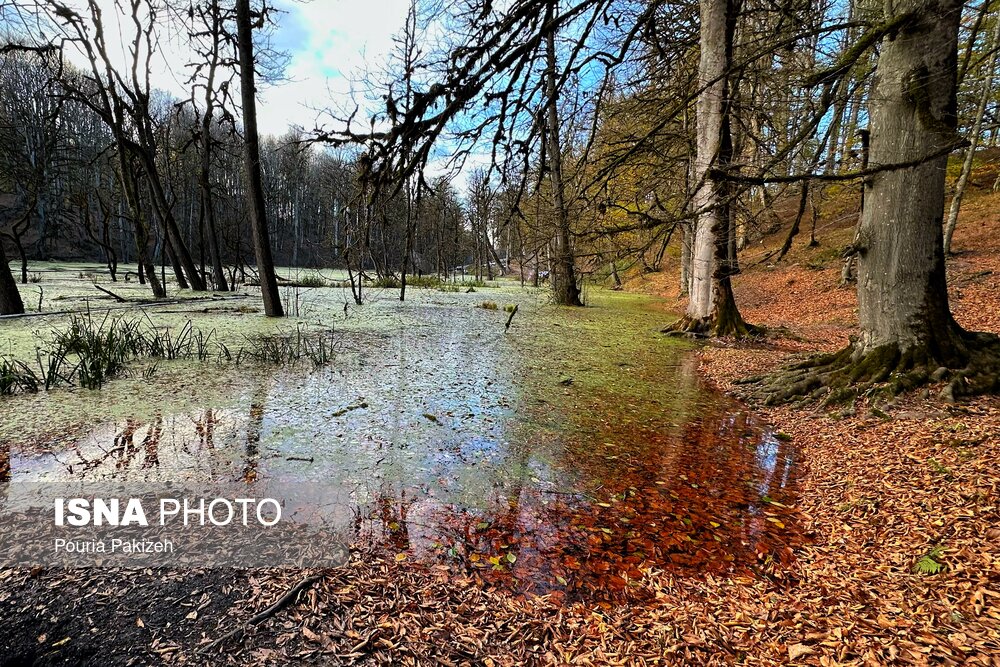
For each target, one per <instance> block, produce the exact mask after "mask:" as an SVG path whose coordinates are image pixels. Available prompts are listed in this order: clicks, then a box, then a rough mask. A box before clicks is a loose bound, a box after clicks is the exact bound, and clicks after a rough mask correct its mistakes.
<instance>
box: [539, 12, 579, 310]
mask: <svg viewBox="0 0 1000 667" xmlns="http://www.w3.org/2000/svg"><path fill="white" fill-rule="evenodd" d="M554 5H555V0H552V2H550V3H549V5H548V16H549V19H550V20H551V18H552V15H553V14H554V13H555V12H554V9H555V8H554ZM545 56H546V65H547V68H548V71H547V73H546V83H545V88H546V95H547V97H548V113H547V119H546V122H547V133H546V134H547V135H548V137H547V138H548V148H547V151H548V157H549V164H548V167H549V179H550V180H551V183H552V196H553V200H554V204H555V215H556V237H555V244H554V245H555V255H556V257H555V267H554V268H555V275H553V282H552V288H553V291H554V293H555V299H556V303H558V304H560V305H562V306H582V305H583V301H581V300H580V288H579V286H578V285H577V284H576V266H575V257H574V256H573V247H572V244H571V240H570V228H569V211H567V210H566V192H565V184H564V182H563V174H562V146H561V142H560V141H559V93H558V91H557V90H556V36H555V32H554V31H552V32H549V34H548V35H547V36H546V48H545Z"/></svg>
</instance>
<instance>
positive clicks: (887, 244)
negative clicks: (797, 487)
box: [856, 0, 962, 365]
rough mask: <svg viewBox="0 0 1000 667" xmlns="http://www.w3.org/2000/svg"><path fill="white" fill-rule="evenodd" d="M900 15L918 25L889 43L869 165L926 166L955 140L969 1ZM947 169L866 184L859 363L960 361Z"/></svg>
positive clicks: (929, 1)
mask: <svg viewBox="0 0 1000 667" xmlns="http://www.w3.org/2000/svg"><path fill="white" fill-rule="evenodd" d="M895 10H896V11H898V12H904V13H908V12H913V13H914V18H913V20H912V22H911V23H910V24H909V25H907V26H905V27H904V28H903V29H902V30H901V31H900V32H899V34H898V35H896V36H895V38H894V39H889V38H887V39H884V40H883V41H882V45H881V54H880V56H879V62H878V75H877V79H876V81H875V85H874V89H873V91H872V99H873V100H874V103H873V104H872V108H871V110H870V117H871V156H870V161H871V163H872V164H893V163H898V162H908V161H912V160H920V159H922V158H925V157H927V156H929V155H932V154H934V153H939V152H940V151H941V150H942V149H943V148H945V147H947V145H948V144H950V143H953V142H954V141H955V129H956V98H955V73H956V58H957V51H956V49H957V45H958V25H959V18H960V15H961V10H962V3H961V2H960V1H959V0H906V1H904V2H901V3H899V4H898V5H896V6H895ZM886 18H887V19H892V18H894V17H891V16H889V17H886ZM947 162H948V158H947V156H942V157H939V158H936V159H934V160H929V161H926V162H924V163H923V164H921V165H920V166H918V167H915V168H912V169H897V170H891V171H886V172H884V173H881V174H878V175H876V176H875V177H874V178H872V180H871V181H870V182H869V184H868V186H867V187H868V191H867V192H866V195H865V204H866V205H865V210H864V213H863V215H862V218H861V228H860V232H859V238H858V245H859V249H860V257H859V260H858V308H859V319H860V322H861V338H860V340H859V341H858V345H857V349H856V354H857V355H858V356H861V355H866V354H869V353H871V352H873V351H875V350H878V349H879V348H882V347H896V348H898V349H899V350H901V351H907V350H910V349H914V348H927V347H928V346H931V345H933V346H934V347H936V348H937V350H936V353H937V354H939V355H941V356H942V357H944V358H942V359H941V361H942V362H948V363H949V364H954V363H960V362H961V359H958V358H955V351H954V350H953V347H954V346H953V345H952V343H951V340H950V339H951V336H952V334H951V332H953V331H954V330H955V329H956V327H955V324H954V322H953V321H952V317H951V313H950V311H949V309H948V290H947V288H946V285H945V266H944V251H943V248H944V246H943V243H942V231H941V217H942V212H943V210H944V186H945V167H946V166H947ZM938 339H940V340H938ZM946 365H947V364H946Z"/></svg>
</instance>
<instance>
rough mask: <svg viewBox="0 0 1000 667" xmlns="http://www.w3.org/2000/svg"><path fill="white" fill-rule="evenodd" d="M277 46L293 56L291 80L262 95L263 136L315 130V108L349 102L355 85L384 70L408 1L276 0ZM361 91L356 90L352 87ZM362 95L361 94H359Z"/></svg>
mask: <svg viewBox="0 0 1000 667" xmlns="http://www.w3.org/2000/svg"><path fill="white" fill-rule="evenodd" d="M276 4H277V6H278V7H279V8H280V9H282V10H283V11H285V12H286V13H285V14H281V15H280V16H278V19H277V21H278V29H277V32H276V33H275V34H274V37H273V40H272V43H273V45H274V46H275V47H276V48H278V49H280V50H282V51H285V52H286V53H288V54H289V56H290V57H291V60H290V62H289V65H288V68H287V70H286V75H287V78H288V81H287V82H283V83H280V84H277V85H274V86H269V87H267V88H264V89H262V90H261V91H260V100H259V104H258V122H259V124H260V129H261V131H262V132H264V133H267V134H282V133H284V132H285V131H286V129H287V128H288V126H289V125H291V124H297V125H300V126H303V127H305V128H306V129H307V130H309V129H312V128H314V127H315V126H316V124H317V122H318V120H319V121H322V118H319V119H318V116H319V114H318V112H317V110H321V109H325V108H328V107H330V106H331V103H332V104H333V105H334V106H337V105H341V104H350V99H351V92H352V81H353V80H356V79H357V77H358V76H360V75H362V74H363V73H364V72H365V71H366V70H369V71H373V72H378V71H380V70H381V69H382V68H384V67H385V64H386V62H387V59H388V54H389V53H390V52H391V51H392V49H393V42H392V37H393V35H395V34H396V33H397V32H398V31H399V30H400V29H401V28H402V27H403V24H404V22H405V19H406V11H407V8H408V6H409V1H408V0H311V1H309V2H293V1H292V0H278V2H277V3H276ZM354 88H357V86H354ZM359 92H360V91H359Z"/></svg>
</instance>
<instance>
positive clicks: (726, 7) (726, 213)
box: [669, 0, 750, 336]
mask: <svg viewBox="0 0 1000 667" xmlns="http://www.w3.org/2000/svg"><path fill="white" fill-rule="evenodd" d="M738 13H739V8H738V4H737V1H736V0H701V60H700V63H699V67H698V78H699V85H700V86H701V93H700V94H699V95H698V108H697V154H696V156H695V161H694V168H693V170H692V180H693V183H694V184H695V193H694V197H693V198H692V204H693V208H694V210H695V211H697V213H698V215H697V219H696V221H695V229H694V241H693V244H692V248H691V283H690V292H689V296H690V298H689V301H688V309H687V313H686V314H685V317H684V318H683V319H682V320H681V321H680V322H678V323H676V324H675V325H673V326H672V327H670V329H669V331H672V332H689V333H699V334H710V335H714V336H728V335H735V336H745V335H747V334H748V333H749V331H750V328H749V327H748V326H747V324H746V323H745V322H744V321H743V317H742V316H741V315H740V312H739V310H738V309H737V307H736V300H735V299H734V298H733V289H732V284H731V283H730V276H731V275H732V274H733V266H734V265H733V262H732V257H731V249H730V235H731V233H732V225H731V221H730V214H731V212H730V206H729V187H728V184H727V182H726V181H724V180H722V179H717V178H715V177H714V176H713V175H712V169H725V168H726V167H728V166H729V164H730V162H731V160H732V155H733V143H732V134H731V130H730V123H729V114H730V108H729V106H730V105H729V64H730V61H731V59H732V51H733V35H734V33H735V30H736V18H737V15H738Z"/></svg>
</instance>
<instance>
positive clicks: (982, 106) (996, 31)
mask: <svg viewBox="0 0 1000 667" xmlns="http://www.w3.org/2000/svg"><path fill="white" fill-rule="evenodd" d="M997 47H1000V19H997V21H996V24H995V25H994V28H993V36H992V38H991V40H990V43H989V44H988V45H987V49H988V50H990V57H989V58H988V59H987V61H986V66H985V67H984V68H983V72H984V73H985V75H984V76H983V89H982V91H981V92H980V94H979V107H978V108H977V109H976V119H975V121H974V122H973V124H972V131H971V136H969V141H970V144H969V148H968V149H967V152H966V154H965V161H964V162H963V163H962V173H961V174H960V175H959V177H958V183H956V184H955V196H954V197H952V200H951V209H950V210H949V211H948V222H947V223H946V224H945V228H944V254H946V255H950V254H951V239H952V237H953V236H954V235H955V227H956V226H957V225H958V211H959V209H961V208H962V197H964V196H965V187H966V186H967V185H968V183H969V175H970V174H971V173H972V162H973V160H974V159H975V157H976V149H977V148H978V147H979V135H980V134H982V131H983V118H984V117H985V116H986V106H987V104H989V101H990V93H991V92H992V91H993V70H994V68H996V64H997V51H996V49H997Z"/></svg>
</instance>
